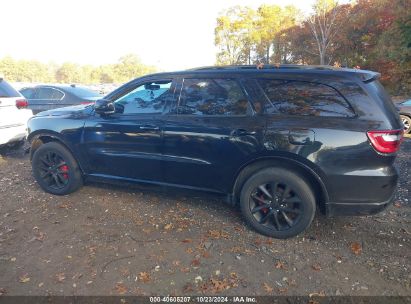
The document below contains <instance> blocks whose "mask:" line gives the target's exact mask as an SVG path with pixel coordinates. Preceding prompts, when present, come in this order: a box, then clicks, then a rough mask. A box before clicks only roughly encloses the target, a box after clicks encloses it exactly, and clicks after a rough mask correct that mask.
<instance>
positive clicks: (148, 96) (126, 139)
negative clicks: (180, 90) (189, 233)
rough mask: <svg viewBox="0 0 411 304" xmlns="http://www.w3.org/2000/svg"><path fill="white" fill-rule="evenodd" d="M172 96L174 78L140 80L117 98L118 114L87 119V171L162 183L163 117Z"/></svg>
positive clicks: (84, 148) (85, 154)
mask: <svg viewBox="0 0 411 304" xmlns="http://www.w3.org/2000/svg"><path fill="white" fill-rule="evenodd" d="M173 98H174V85H173V82H172V80H171V79H152V80H149V81H144V82H139V83H136V85H135V86H131V87H130V88H129V89H127V91H125V92H124V93H123V94H122V95H121V96H120V97H117V98H116V100H115V101H114V104H115V108H116V113H115V114H112V115H109V116H100V115H98V114H96V115H95V116H94V118H93V119H89V120H87V121H86V123H85V126H84V137H83V144H82V147H83V153H84V154H83V155H84V156H85V157H86V158H87V163H88V164H89V168H86V170H87V171H88V173H89V174H90V175H94V176H100V177H110V178H126V179H133V180H140V181H155V182H157V181H160V182H161V181H162V165H161V163H162V127H163V125H162V119H161V117H162V116H163V115H164V112H165V111H166V109H168V105H169V103H172V102H173Z"/></svg>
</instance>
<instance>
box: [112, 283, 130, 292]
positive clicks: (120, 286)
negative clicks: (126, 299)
mask: <svg viewBox="0 0 411 304" xmlns="http://www.w3.org/2000/svg"><path fill="white" fill-rule="evenodd" d="M114 290H115V291H116V292H117V293H118V294H121V295H122V294H125V293H126V292H127V287H126V286H124V284H123V283H121V282H118V283H116V285H115V286H114Z"/></svg>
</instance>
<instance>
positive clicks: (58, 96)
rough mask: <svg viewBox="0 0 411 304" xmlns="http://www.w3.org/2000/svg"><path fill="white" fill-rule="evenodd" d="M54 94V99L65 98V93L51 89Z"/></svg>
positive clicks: (52, 96)
mask: <svg viewBox="0 0 411 304" xmlns="http://www.w3.org/2000/svg"><path fill="white" fill-rule="evenodd" d="M51 90H52V93H51V98H52V99H58V100H60V99H62V98H63V97H64V93H63V92H61V91H59V90H55V89H51Z"/></svg>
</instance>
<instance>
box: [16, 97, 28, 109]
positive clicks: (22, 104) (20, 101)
mask: <svg viewBox="0 0 411 304" xmlns="http://www.w3.org/2000/svg"><path fill="white" fill-rule="evenodd" d="M28 105H29V103H28V102H27V100H26V99H17V100H16V107H17V108H19V109H24V108H27V107H28Z"/></svg>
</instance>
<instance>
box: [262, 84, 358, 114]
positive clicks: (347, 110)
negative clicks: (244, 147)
mask: <svg viewBox="0 0 411 304" xmlns="http://www.w3.org/2000/svg"><path fill="white" fill-rule="evenodd" d="M257 81H258V83H259V85H260V86H261V88H262V90H263V91H264V94H265V98H266V100H267V102H266V103H265V105H266V106H265V112H266V113H275V112H280V113H284V114H289V115H309V116H333V117H352V116H354V113H353V111H352V109H351V107H350V105H349V104H348V103H347V102H346V101H345V99H344V98H343V97H342V96H341V95H340V93H338V91H336V90H335V89H333V88H332V87H329V86H327V85H324V84H319V83H312V82H303V81H293V80H275V79H258V80H257Z"/></svg>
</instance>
